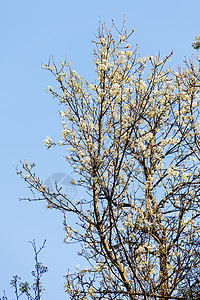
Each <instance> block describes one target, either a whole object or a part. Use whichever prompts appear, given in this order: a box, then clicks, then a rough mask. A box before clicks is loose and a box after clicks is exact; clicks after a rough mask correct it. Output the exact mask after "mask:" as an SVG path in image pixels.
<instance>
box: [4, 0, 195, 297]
mask: <svg viewBox="0 0 200 300" xmlns="http://www.w3.org/2000/svg"><path fill="white" fill-rule="evenodd" d="M0 11H1V19H0V23H1V24H0V32H1V35H0V38H1V47H0V66H1V72H0V77H1V78H0V86H1V89H0V97H1V101H0V114H1V116H0V122H1V124H0V130H1V148H0V151H1V156H0V157H1V173H0V176H1V179H0V183H1V199H0V200H1V209H0V237H1V255H0V296H1V295H2V291H3V290H4V289H5V290H6V291H7V295H8V296H9V297H10V298H11V295H12V291H11V288H10V286H9V282H10V280H11V278H12V275H15V274H18V275H19V276H21V277H22V278H23V279H24V280H30V279H31V276H30V271H31V270H32V267H33V265H34V261H33V252H32V249H31V246H30V244H29V243H28V241H29V240H32V239H33V238H35V239H36V242H37V244H38V245H40V244H41V243H42V242H43V240H44V239H47V244H46V248H45V249H44V250H43V252H42V253H41V256H40V259H41V260H42V261H43V263H44V264H46V265H47V266H48V267H49V272H48V273H47V274H46V275H45V276H44V285H45V287H46V292H45V294H44V297H43V299H44V300H45V299H59V300H64V299H69V298H68V296H66V294H65V293H64V288H63V285H64V278H63V275H64V274H65V273H66V271H67V270H68V268H71V269H73V267H75V265H76V264H77V263H79V262H80V259H79V258H78V257H77V255H76V252H77V251H76V250H77V247H76V246H71V245H65V244H64V243H63V238H64V233H63V229H62V227H63V226H62V216H61V215H60V214H59V213H58V212H56V211H49V210H46V209H45V207H44V206H45V205H44V204H43V203H28V202H24V201H21V202H19V200H18V198H19V197H26V196H30V193H29V191H28V190H27V188H26V185H25V184H24V182H22V181H21V180H20V179H19V178H18V177H17V175H16V173H15V167H16V166H17V165H18V166H19V161H20V160H23V161H24V160H27V161H29V162H33V161H34V162H36V163H37V168H36V171H37V174H38V175H39V176H40V177H41V178H42V179H43V180H45V179H46V178H47V177H48V176H50V175H51V174H53V173H58V172H63V173H65V174H67V175H69V176H72V177H73V176H74V175H73V174H71V169H70V168H69V166H68V165H67V163H66V162H65V160H64V158H63V157H62V154H65V153H64V149H58V148H54V149H52V150H49V151H47V150H46V148H45V146H44V144H43V139H45V138H46V136H47V135H49V136H51V137H52V138H53V139H55V140H59V139H60V135H59V132H60V129H61V127H60V119H59V114H58V110H59V106H58V104H57V102H56V100H55V99H52V98H51V96H50V95H48V94H47V93H46V92H45V88H46V87H47V86H48V85H52V86H53V85H54V83H55V82H54V80H53V78H52V77H51V76H50V73H48V72H47V71H44V70H41V62H47V61H48V58H49V56H50V55H51V54H53V55H54V57H55V60H56V61H57V62H58V61H61V60H63V59H64V57H65V55H67V57H68V60H69V61H71V63H72V66H73V68H74V69H75V70H76V71H77V72H78V73H79V74H80V75H81V76H83V77H86V78H87V79H88V80H92V77H93V74H94V73H93V57H92V48H93V46H92V44H91V40H92V39H94V34H95V33H96V32H97V27H98V21H99V17H100V18H101V20H102V21H103V22H104V21H105V22H106V23H107V24H108V26H109V25H110V24H111V19H112V18H114V19H115V21H116V24H118V25H121V23H122V20H123V14H124V13H125V14H126V19H127V29H131V28H132V27H134V28H135V33H134V35H133V36H132V39H131V43H132V44H136V43H137V44H138V48H139V52H140V53H142V55H145V54H147V53H148V54H153V53H154V54H157V53H158V51H160V52H161V56H165V55H167V54H169V53H170V52H171V50H174V56H173V59H172V64H173V65H175V66H183V59H184V56H187V57H189V56H190V55H191V54H192V53H195V51H194V50H193V49H192V47H191V44H192V41H194V38H195V36H197V35H200V18H199V11H200V1H199V0H190V1H188V0H187V1H186V0H185V1H184V0H175V1H174V0H173V1H172V0H168V1H158V0H152V1H148V0H140V1H139V0H123V1H122V0H121V1H119V0H115V1H114V0H110V1H109V0H107V1H105V0H102V1H94V0H93V1H91V0H85V1H79V0H77V1H68V0H65V1H64V0H57V1H51V0H48V1H46V0H40V1H39V0H34V1H25V0H19V1H14V0H10V1H9V0H8V1H1V4H0ZM77 195H78V196H81V191H80V190H77Z"/></svg>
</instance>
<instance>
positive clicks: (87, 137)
mask: <svg viewBox="0 0 200 300" xmlns="http://www.w3.org/2000/svg"><path fill="white" fill-rule="evenodd" d="M124 25H125V22H124V23H123V26H122V29H121V30H119V29H118V28H117V27H116V26H115V24H114V22H113V24H112V28H111V29H110V30H109V29H107V28H106V26H105V25H101V24H100V27H99V31H98V36H97V37H96V40H95V41H94V42H93V43H94V45H95V49H94V64H95V72H96V79H95V82H94V83H92V84H89V83H88V82H87V80H85V79H83V78H82V77H81V76H79V75H78V74H77V72H76V71H74V70H73V69H72V68H71V66H70V63H68V61H67V59H66V60H65V61H62V62H61V65H60V67H58V66H57V65H56V63H55V61H54V59H53V57H51V59H50V61H49V63H48V64H44V65H43V68H44V69H47V70H49V71H50V72H51V73H52V74H53V75H54V76H55V78H56V81H57V84H58V88H57V89H53V88H52V87H48V91H49V92H50V93H51V94H52V95H53V97H55V98H57V99H58V101H59V103H60V104H61V105H62V107H63V110H62V111H60V116H61V119H62V126H63V130H62V132H61V135H62V141H58V142H53V141H52V140H51V139H50V138H49V137H47V139H46V140H45V144H46V146H47V148H51V147H52V146H56V145H58V146H61V147H63V149H64V151H66V160H67V161H68V162H69V164H70V165H71V166H72V168H73V169H74V172H75V173H76V174H78V176H79V180H78V181H77V182H76V183H75V184H77V185H79V186H82V187H84V188H85V190H86V191H87V195H88V196H87V197H81V198H80V199H76V200H70V199H69V198H68V197H67V196H66V195H65V194H64V192H63V191H62V189H61V188H59V187H58V186H56V192H51V191H50V190H49V189H48V187H46V186H45V185H44V184H43V182H42V181H41V180H40V179H39V178H38V177H37V176H36V175H35V173H34V171H33V168H34V167H35V164H34V163H33V164H29V163H28V162H26V161H25V163H23V169H22V170H19V171H18V174H19V175H20V176H21V177H22V178H23V179H24V180H25V182H26V183H28V186H29V188H30V189H31V190H32V192H33V195H34V197H33V198H29V199H28V200H29V201H32V200H37V201H40V200H45V201H46V202H47V208H50V209H51V208H54V209H58V210H59V211H61V212H62V213H63V214H64V216H65V215H68V214H70V213H71V214H72V215H73V218H74V220H75V221H74V223H73V224H67V223H66V222H65V233H66V242H67V243H70V242H78V243H80V245H81V246H82V252H81V255H82V257H84V258H85V259H86V261H87V263H88V267H85V268H82V269H77V270H76V271H74V272H73V273H68V274H67V276H66V284H65V287H66V292H67V293H68V294H69V295H70V297H71V299H140V298H141V299H150V298H154V299H157V298H160V299H172V298H174V299H175V298H178V297H179V298H181V297H182V299H183V298H184V299H185V298H187V297H189V298H190V297H193V298H195V297H196V296H198V295H197V294H196V291H197V289H196V290H195V289H193V290H192V288H191V289H190V291H192V294H191V293H190V294H188V291H186V289H185V284H186V283H187V282H188V280H189V282H190V286H191V287H192V286H197V284H199V283H198V282H197V274H198V272H197V273H196V274H195V271H198V270H199V243H200V234H199V229H200V228H199V227H200V223H199V221H200V218H199V216H200V207H199V200H200V156H199V151H200V141H199V133H200V119H199V113H200V109H199V104H200V100H199V87H200V84H199V79H200V72H199V70H198V68H197V67H196V66H195V64H194V62H193V60H192V59H190V60H189V61H188V60H185V68H184V69H181V68H179V69H178V70H174V69H173V68H172V67H170V66H169V60H170V57H171V56H172V53H171V54H170V55H169V56H167V57H165V58H164V59H160V55H158V56H151V55H147V56H146V57H141V56H140V55H138V54H137V49H132V47H131V46H130V44H129V43H128V40H129V39H130V37H131V36H132V34H133V32H134V29H132V31H131V32H130V33H127V31H126V30H125V28H124ZM36 191H37V192H39V196H38V193H36V194H35V192H36Z"/></svg>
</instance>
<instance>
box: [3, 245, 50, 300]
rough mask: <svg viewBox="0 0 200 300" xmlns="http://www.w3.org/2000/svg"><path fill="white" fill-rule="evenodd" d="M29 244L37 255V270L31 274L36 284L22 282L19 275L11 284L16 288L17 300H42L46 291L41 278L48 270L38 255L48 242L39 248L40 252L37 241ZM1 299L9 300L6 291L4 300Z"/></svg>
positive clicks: (14, 277)
mask: <svg viewBox="0 0 200 300" xmlns="http://www.w3.org/2000/svg"><path fill="white" fill-rule="evenodd" d="M29 243H31V245H32V247H33V250H34V254H35V257H34V259H35V269H34V270H33V271H32V272H31V274H32V276H33V277H34V282H33V284H32V285H31V286H30V284H29V283H28V282H27V281H25V282H23V281H21V278H20V277H19V276H18V275H15V276H13V279H12V280H11V282H10V284H11V286H12V287H13V288H14V293H15V299H16V300H18V299H21V296H26V299H27V300H40V299H41V298H42V294H43V291H44V288H43V286H42V282H41V278H42V276H43V274H44V273H46V272H47V271H48V268H47V267H45V266H44V265H42V263H41V262H39V260H38V254H39V253H40V252H41V250H42V249H43V248H44V247H45V243H46V240H45V241H44V243H43V245H42V246H41V247H40V248H39V250H37V247H36V243H35V240H33V241H32V242H29ZM1 299H2V300H8V297H7V296H6V294H5V291H4V295H3V296H2V298H0V300H1Z"/></svg>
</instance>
